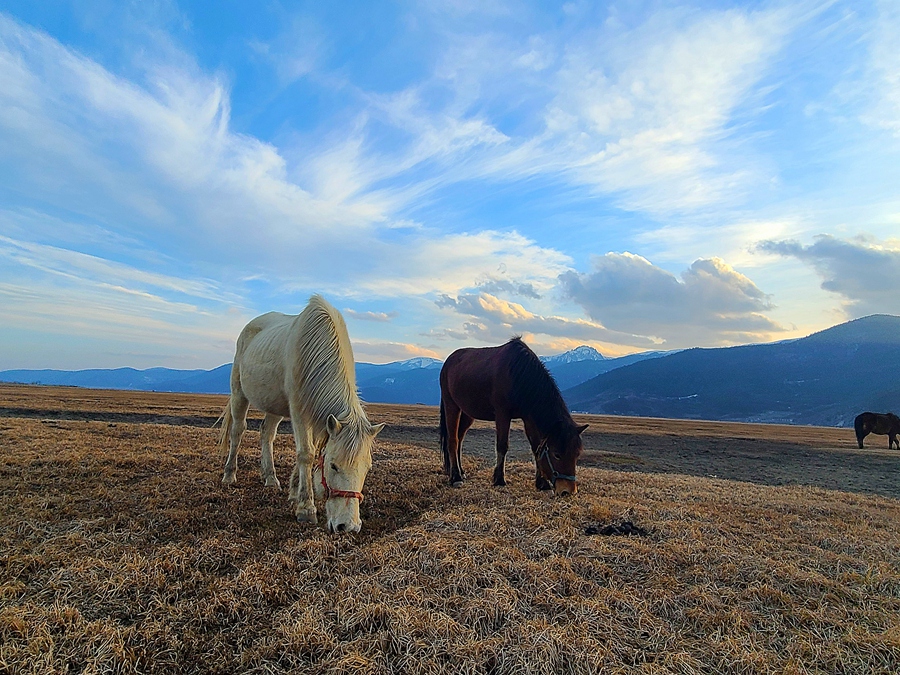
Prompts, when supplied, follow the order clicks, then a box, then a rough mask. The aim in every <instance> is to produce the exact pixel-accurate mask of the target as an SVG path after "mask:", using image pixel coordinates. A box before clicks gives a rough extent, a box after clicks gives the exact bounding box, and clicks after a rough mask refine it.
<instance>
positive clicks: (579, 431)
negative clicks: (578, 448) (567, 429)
mask: <svg viewBox="0 0 900 675" xmlns="http://www.w3.org/2000/svg"><path fill="white" fill-rule="evenodd" d="M589 426H590V424H585V425H584V426H581V427H578V435H579V436H580V435H581V434H583V433H584V430H585V429H587V428H588V427H589Z"/></svg>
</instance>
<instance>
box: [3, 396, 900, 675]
mask: <svg viewBox="0 0 900 675" xmlns="http://www.w3.org/2000/svg"><path fill="white" fill-rule="evenodd" d="M224 402H225V397H222V396H193V395H183V394H154V393H138V392H111V391H95V390H84V389H69V388H53V387H23V386H0V673H7V672H8V673H98V672H109V673H133V672H141V673H171V672H178V673H236V672H253V673H287V672H291V673H307V672H309V673H417V672H435V673H454V675H456V674H458V673H486V674H487V673H489V674H491V675H495V674H499V673H523V672H524V673H531V672H533V673H564V672H565V673H651V674H657V673H848V674H849V673H884V674H885V675H887V674H888V673H892V674H893V673H897V672H900V483H898V477H900V470H898V469H900V452H897V451H893V452H891V451H889V450H888V449H887V447H886V446H887V439H886V438H885V437H881V436H875V437H869V438H868V439H867V447H866V448H865V449H864V450H859V449H857V448H856V446H855V439H854V437H853V432H852V431H851V430H848V429H828V428H814V427H786V426H774V425H747V424H722V423H713V422H696V421H672V420H652V419H634V418H618V417H598V416H577V418H578V419H579V421H581V422H583V423H589V424H590V425H591V427H590V429H589V430H588V432H586V434H585V446H586V452H585V456H584V458H583V461H582V462H581V463H580V468H579V479H580V484H579V485H580V489H579V493H578V495H577V496H576V497H575V498H571V499H554V498H552V497H551V496H550V495H548V494H546V493H538V492H537V491H535V490H534V489H533V484H532V479H533V467H532V465H531V464H530V457H529V454H530V453H529V452H528V449H527V446H526V444H525V441H524V435H523V434H522V433H521V432H515V433H514V435H513V436H514V438H513V442H514V445H513V449H512V451H511V455H510V460H511V461H510V463H509V465H508V482H509V485H508V486H507V487H506V488H502V489H496V488H492V487H490V485H489V477H490V467H491V464H492V460H491V455H492V454H493V431H492V429H491V428H490V425H485V424H479V425H478V426H477V428H475V429H473V430H472V432H470V435H469V436H468V437H467V439H466V446H465V450H464V453H465V457H464V462H465V464H466V468H467V471H468V473H469V476H470V478H469V480H468V481H467V482H466V484H465V485H464V486H463V487H462V488H460V489H453V488H450V487H449V486H448V485H446V480H445V478H444V477H443V475H442V474H441V473H440V471H439V470H438V469H439V466H440V458H439V454H438V452H437V448H438V441H437V432H436V427H437V410H436V409H435V408H430V407H424V406H386V405H370V406H368V410H369V416H370V419H371V420H372V421H373V422H380V421H384V422H387V423H388V425H389V427H388V429H386V430H385V431H384V432H383V434H382V435H381V436H380V437H379V440H378V443H377V445H376V451H375V457H374V466H373V469H372V471H371V473H370V474H369V477H368V479H367V482H366V486H365V493H366V498H365V500H364V502H363V504H362V505H361V514H362V517H363V521H364V527H363V531H362V533H360V534H359V535H357V536H353V537H333V536H329V535H327V534H325V533H324V532H323V531H322V529H321V528H309V527H301V526H300V525H298V524H297V523H296V521H294V519H293V517H292V514H291V511H290V508H289V505H288V504H287V503H286V501H285V495H284V492H276V491H273V490H267V489H264V488H262V486H261V483H260V479H259V474H258V469H257V466H258V457H259V450H258V445H257V443H258V438H259V437H258V434H257V433H255V432H253V431H251V432H248V434H247V436H246V437H245V440H244V444H243V445H242V452H241V457H242V460H241V461H242V463H241V466H240V469H239V472H238V484H236V485H234V486H231V487H228V488H226V487H223V486H221V484H220V479H221V469H222V462H223V458H222V457H221V456H220V455H219V453H218V450H217V448H216V439H217V435H218V432H217V430H215V429H212V428H210V427H211V424H212V422H213V421H214V420H215V419H216V418H217V416H218V414H219V413H220V412H221V409H222V406H223V405H224ZM292 453H293V445H292V441H291V438H290V436H288V435H285V434H282V435H279V437H278V438H277V439H276V447H275V459H276V467H277V470H278V472H279V475H280V476H281V478H282V481H283V482H284V479H285V478H286V477H287V476H288V474H289V472H290V468H291V463H292ZM710 476H716V477H710ZM624 520H629V521H633V522H634V523H635V524H637V525H639V526H640V527H642V528H644V529H645V530H646V531H647V532H648V534H647V536H609V537H604V536H592V535H591V534H590V532H591V531H592V529H591V528H593V529H594V530H596V529H597V526H602V525H605V524H615V523H621V522H622V521H624Z"/></svg>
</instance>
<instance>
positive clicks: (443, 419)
mask: <svg viewBox="0 0 900 675" xmlns="http://www.w3.org/2000/svg"><path fill="white" fill-rule="evenodd" d="M441 453H442V454H443V455H444V473H446V474H447V475H448V476H449V475H450V452H449V451H448V449H447V416H446V415H445V414H444V399H443V398H441Z"/></svg>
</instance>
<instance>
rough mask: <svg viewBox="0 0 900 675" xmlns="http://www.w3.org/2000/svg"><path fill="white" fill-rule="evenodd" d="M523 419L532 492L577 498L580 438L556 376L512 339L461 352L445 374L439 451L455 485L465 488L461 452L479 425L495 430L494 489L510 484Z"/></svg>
mask: <svg viewBox="0 0 900 675" xmlns="http://www.w3.org/2000/svg"><path fill="white" fill-rule="evenodd" d="M514 419H521V420H522V421H523V422H524V424H525V434H526V435H527V436H528V441H529V443H531V452H532V453H533V454H534V464H535V487H536V488H537V489H539V490H549V489H550V488H551V487H552V488H553V489H554V491H555V492H556V494H557V495H558V496H564V495H569V494H575V492H576V491H577V489H578V486H577V484H576V480H575V463H576V461H577V460H578V456H579V455H580V454H581V452H582V445H581V433H582V432H583V431H584V430H585V429H587V425H586V424H585V425H584V426H578V425H577V424H575V422H574V421H573V420H572V416H571V415H570V414H569V409H568V407H567V406H566V402H565V401H564V400H563V397H562V395H561V394H560V393H559V388H558V387H557V386H556V382H554V381H553V377H552V376H551V375H550V373H549V372H548V371H547V368H546V367H545V366H544V364H543V363H541V360H540V359H539V358H538V357H537V355H536V354H535V353H534V352H533V351H531V349H529V348H528V346H527V345H526V344H525V343H524V342H522V340H521V338H518V337H515V338H513V339H512V340H510V341H509V342H507V343H506V344H505V345H501V346H499V347H482V348H472V347H469V348H466V349H457V350H456V351H455V352H453V353H452V354H451V355H450V356H449V357H448V358H447V360H446V361H445V362H444V366H443V367H442V368H441V450H442V451H443V453H444V472H445V473H446V474H447V476H448V478H449V479H450V484H451V485H454V486H459V485H461V484H462V481H463V478H464V477H465V474H464V473H463V470H462V466H461V458H460V448H461V447H462V442H463V438H464V437H465V435H466V431H468V430H469V427H471V426H472V422H474V421H475V420H489V421H493V422H494V425H495V427H496V429H497V465H496V466H495V467H494V485H506V479H505V475H504V464H505V462H506V452H507V450H508V449H509V423H510V421H511V420H514Z"/></svg>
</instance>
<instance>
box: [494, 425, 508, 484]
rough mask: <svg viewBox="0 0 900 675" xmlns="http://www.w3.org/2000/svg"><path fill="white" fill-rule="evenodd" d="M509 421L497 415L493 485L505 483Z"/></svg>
mask: <svg viewBox="0 0 900 675" xmlns="http://www.w3.org/2000/svg"><path fill="white" fill-rule="evenodd" d="M509 422H510V419H509V418H508V417H503V416H501V415H497V419H496V421H495V422H494V426H495V427H496V429H497V465H496V466H495V467H494V486H495V487H500V486H502V485H506V475H505V473H506V471H505V465H506V453H507V451H508V450H509Z"/></svg>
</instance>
